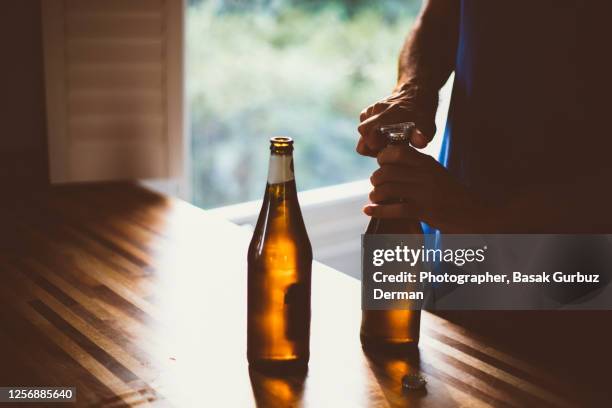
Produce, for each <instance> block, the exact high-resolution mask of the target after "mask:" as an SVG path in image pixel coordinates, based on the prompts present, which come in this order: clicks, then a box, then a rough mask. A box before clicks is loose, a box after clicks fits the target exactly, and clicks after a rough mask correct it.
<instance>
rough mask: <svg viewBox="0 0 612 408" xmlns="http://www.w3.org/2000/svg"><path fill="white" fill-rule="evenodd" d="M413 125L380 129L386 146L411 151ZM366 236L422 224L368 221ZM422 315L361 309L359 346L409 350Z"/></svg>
mask: <svg viewBox="0 0 612 408" xmlns="http://www.w3.org/2000/svg"><path fill="white" fill-rule="evenodd" d="M414 129H415V124H414V123H413V122H406V123H399V124H395V125H390V126H383V127H381V129H380V131H381V133H382V134H383V135H384V136H385V137H386V138H387V142H388V144H389V145H405V146H406V147H407V148H410V147H409V145H410V136H411V135H412V132H413V131H414ZM366 234H423V229H422V228H421V223H420V222H419V221H418V220H413V219H409V218H400V219H383V218H374V217H372V218H371V219H370V223H369V224H368V228H367V230H366ZM420 325H421V312H420V311H419V310H363V311H362V317H361V343H362V345H363V346H364V347H365V348H371V349H377V348H386V349H388V348H394V349H396V348H400V349H401V348H408V349H410V348H412V346H414V347H416V346H417V344H418V342H419V330H420Z"/></svg>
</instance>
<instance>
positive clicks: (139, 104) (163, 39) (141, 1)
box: [41, 0, 185, 183]
mask: <svg viewBox="0 0 612 408" xmlns="http://www.w3.org/2000/svg"><path fill="white" fill-rule="evenodd" d="M41 5H42V6H41V7H42V20H43V45H44V60H45V80H46V102H47V132H48V146H49V163H50V177H51V182H52V183H65V182H83V181H102V180H119V179H145V178H148V179H150V178H155V179H159V178H176V177H180V176H181V175H182V170H183V161H184V158H183V151H184V149H183V131H184V120H183V117H184V116H183V31H184V30H183V24H184V7H185V5H184V0H165V1H164V0H45V1H42V2H41Z"/></svg>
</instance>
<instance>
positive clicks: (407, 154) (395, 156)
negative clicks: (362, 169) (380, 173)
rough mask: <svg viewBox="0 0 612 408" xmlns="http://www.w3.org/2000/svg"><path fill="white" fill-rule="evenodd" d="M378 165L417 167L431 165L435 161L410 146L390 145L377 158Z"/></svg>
mask: <svg viewBox="0 0 612 408" xmlns="http://www.w3.org/2000/svg"><path fill="white" fill-rule="evenodd" d="M377 160H378V164H379V165H380V166H384V165H386V164H392V165H398V166H409V167H419V166H428V165H432V164H433V163H432V162H435V159H434V158H433V157H431V156H429V155H427V154H424V153H421V152H419V151H417V150H415V149H413V148H412V147H410V146H394V145H390V146H388V147H387V148H386V149H384V150H382V151H381V152H380V153H379V154H378V156H377Z"/></svg>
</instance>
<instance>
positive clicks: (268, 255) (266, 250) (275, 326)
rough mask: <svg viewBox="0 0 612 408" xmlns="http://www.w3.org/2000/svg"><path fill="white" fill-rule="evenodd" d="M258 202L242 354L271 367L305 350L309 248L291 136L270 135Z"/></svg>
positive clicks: (288, 363) (286, 364)
mask: <svg viewBox="0 0 612 408" xmlns="http://www.w3.org/2000/svg"><path fill="white" fill-rule="evenodd" d="M270 150H271V155H270V167H269V172H268V182H267V184H266V192H265V195H264V200H263V205H262V208H261V212H260V213H259V218H258V220H257V225H256V227H255V231H254V232H253V238H252V240H251V244H250V246H249V251H248V312H247V314H248V317H247V358H248V360H249V363H250V364H251V365H254V366H259V367H262V368H271V369H285V368H294V367H296V368H297V367H302V368H303V367H305V366H306V365H307V364H308V358H309V355H310V350H309V342H310V281H311V267H312V248H311V246H310V241H309V239H308V235H307V233H306V227H305V226H304V220H303V219H302V213H301V211H300V205H299V203H298V197H297V189H296V186H295V179H294V176H293V141H292V140H291V139H290V138H288V137H274V138H272V139H270Z"/></svg>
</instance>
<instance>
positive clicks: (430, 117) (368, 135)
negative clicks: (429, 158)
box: [357, 88, 437, 157]
mask: <svg viewBox="0 0 612 408" xmlns="http://www.w3.org/2000/svg"><path fill="white" fill-rule="evenodd" d="M420 99H424V98H420ZM428 99H431V98H428ZM420 104H421V105H426V106H427V109H423V108H421V109H418V108H417V95H416V92H415V90H414V88H400V89H399V90H397V91H396V92H394V93H393V94H392V95H390V96H388V97H387V98H384V99H382V100H380V101H378V102H376V103H375V104H373V105H370V106H368V107H367V108H365V109H364V110H363V111H362V112H361V114H360V116H359V120H360V122H361V123H360V124H359V126H358V127H357V130H358V131H359V134H360V137H359V141H358V142H357V152H358V153H359V154H362V155H364V156H372V157H375V156H376V155H377V154H378V153H379V152H380V151H381V150H382V148H383V147H385V146H386V145H387V141H386V140H385V139H384V137H383V136H382V135H381V134H380V132H379V131H378V130H379V129H380V127H381V126H382V125H392V124H394V123H400V122H415V123H416V125H417V129H418V130H416V131H415V132H414V133H413V135H412V138H411V139H410V143H411V144H412V145H413V146H415V147H418V148H423V147H425V146H427V143H429V142H430V141H431V139H432V137H433V134H434V133H435V131H436V126H435V121H434V117H435V110H436V106H437V95H436V96H435V97H434V100H433V101H427V103H425V101H424V100H423V101H421V103H420Z"/></svg>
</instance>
